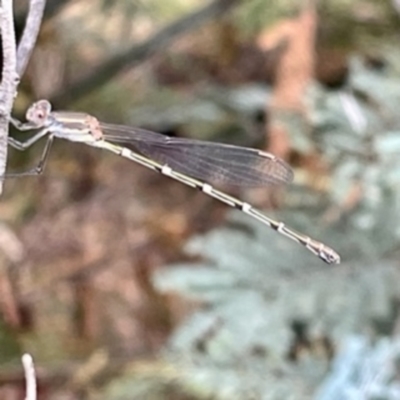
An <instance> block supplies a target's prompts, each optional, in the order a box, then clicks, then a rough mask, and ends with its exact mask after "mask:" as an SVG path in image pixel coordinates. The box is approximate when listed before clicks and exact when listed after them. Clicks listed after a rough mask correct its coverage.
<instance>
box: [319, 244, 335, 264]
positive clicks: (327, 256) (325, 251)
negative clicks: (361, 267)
mask: <svg viewBox="0 0 400 400" xmlns="http://www.w3.org/2000/svg"><path fill="white" fill-rule="evenodd" d="M319 257H320V258H321V259H322V260H323V261H325V262H326V263H327V264H340V255H339V254H338V253H336V251H335V250H333V249H331V248H330V247H327V246H324V247H323V248H322V249H321V250H320V252H319Z"/></svg>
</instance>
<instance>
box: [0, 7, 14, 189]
mask: <svg viewBox="0 0 400 400" xmlns="http://www.w3.org/2000/svg"><path fill="white" fill-rule="evenodd" d="M0 19H1V37H2V39H1V40H2V45H3V69H2V81H1V85H0V176H1V175H4V173H5V169H6V163H7V137H8V120H9V116H10V114H11V109H12V106H13V101H14V97H15V95H16V93H17V85H18V75H17V73H16V68H17V54H16V44H15V31H14V12H13V1H12V0H2V2H1V15H0ZM2 191H3V183H2V182H0V194H1V192H2Z"/></svg>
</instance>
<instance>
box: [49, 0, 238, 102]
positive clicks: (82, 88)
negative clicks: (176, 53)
mask: <svg viewBox="0 0 400 400" xmlns="http://www.w3.org/2000/svg"><path fill="white" fill-rule="evenodd" d="M240 2H241V0H214V1H213V2H211V3H210V4H207V5H206V6H205V7H203V8H201V9H200V10H197V11H195V12H193V13H191V14H189V15H186V16H185V17H183V18H182V19H179V20H178V21H175V22H173V23H171V24H170V25H168V26H167V27H165V28H163V29H161V30H160V31H159V32H157V33H156V34H155V35H154V36H152V37H151V38H150V39H148V40H147V41H146V42H144V43H142V44H140V45H138V46H137V45H136V46H133V47H131V48H130V49H129V50H127V51H126V52H125V53H123V54H120V55H117V56H116V57H114V58H112V59H110V60H108V61H105V62H104V63H103V64H102V65H100V66H99V67H97V68H94V69H92V70H91V72H90V74H89V75H87V76H85V77H83V78H82V79H80V80H78V81H77V82H75V83H72V84H71V85H69V86H68V87H67V88H63V89H62V91H61V92H60V93H56V94H55V95H54V96H52V97H51V98H50V99H49V100H50V102H51V103H52V104H54V105H55V106H56V107H62V106H65V105H66V104H68V103H71V102H73V101H75V100H77V99H78V98H80V97H82V96H84V95H86V94H88V93H90V92H92V91H93V90H95V89H97V88H98V87H100V86H101V85H102V84H104V83H106V82H107V81H109V80H110V79H111V78H113V77H114V76H115V75H117V74H118V73H119V72H121V71H122V70H123V69H126V68H127V67H132V66H134V65H135V64H139V63H142V62H143V61H145V60H147V59H149V58H150V57H151V56H153V55H154V53H156V52H157V51H160V50H163V49H165V48H166V47H168V46H169V45H170V44H171V42H172V41H173V40H174V39H176V38H177V37H179V36H181V35H182V34H183V33H186V32H189V31H192V30H194V29H196V28H197V27H199V26H200V25H201V24H203V23H204V22H205V21H208V20H211V19H214V18H217V17H219V16H221V15H223V14H225V13H226V12H227V11H228V10H229V9H231V8H232V7H233V6H235V5H236V4H238V3H240Z"/></svg>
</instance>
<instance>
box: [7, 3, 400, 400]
mask: <svg viewBox="0 0 400 400" xmlns="http://www.w3.org/2000/svg"><path fill="white" fill-rule="evenodd" d="M15 7H16V21H15V23H16V28H17V31H18V32H21V31H22V29H23V25H24V18H25V16H26V12H27V9H26V7H27V2H26V1H22V0H19V1H16V5H15ZM399 39H400V2H399V1H398V0H380V1H377V0H340V1H339V0H325V1H322V0H320V1H317V0H315V1H311V0H310V1H302V0H278V1H268V0H213V1H211V2H208V1H207V2H206V1H200V0H163V1H161V0H118V1H113V0H51V1H50V0H48V4H47V8H46V13H45V18H44V21H43V25H42V29H41V33H40V35H39V40H38V44H37V46H36V48H35V51H34V54H33V57H32V59H31V61H30V64H29V68H28V72H27V74H26V75H25V76H24V78H23V80H22V83H21V86H20V90H19V96H18V98H17V100H16V104H15V110H14V115H15V116H16V117H18V118H20V119H23V118H24V114H25V111H26V109H27V107H28V106H29V105H30V104H31V103H32V102H33V101H35V100H38V99H40V98H47V99H49V100H50V101H51V102H52V104H53V106H54V108H56V109H58V110H74V111H84V112H88V113H90V114H92V115H94V116H96V117H97V118H99V120H101V121H106V122H110V123H118V124H124V125H131V126H139V127H143V128H146V129H150V130H154V131H157V132H161V133H163V134H166V135H170V136H176V137H185V138H195V139H202V140H208V141H219V142H225V143H231V144H237V145H242V146H248V147H255V148H259V149H263V150H266V151H269V152H272V153H274V154H275V155H277V156H279V157H281V158H283V159H285V160H286V161H287V162H288V163H290V165H291V166H292V168H293V170H294V172H295V179H294V182H293V184H291V185H289V186H288V187H286V188H284V187H276V186H270V187H264V188H256V189H251V190H250V189H246V190H244V189H240V188H237V187H235V188H229V187H221V189H223V190H226V191H227V192H228V193H231V194H232V195H235V196H238V197H239V198H241V199H243V200H244V201H247V202H249V203H251V204H253V205H254V206H257V207H258V208H260V209H263V210H265V212H266V213H267V214H268V215H269V216H271V217H272V218H276V219H277V220H282V221H284V222H285V224H287V225H288V226H290V227H293V228H295V229H297V230H299V231H300V232H304V233H306V234H307V235H310V236H311V237H313V238H316V239H318V240H321V241H323V242H324V243H326V244H328V245H329V246H332V247H333V248H334V249H335V250H337V251H338V252H339V253H340V254H341V257H342V263H341V264H340V265H337V266H328V265H326V264H324V263H323V262H322V261H321V260H319V259H318V258H317V257H314V256H313V255H312V254H311V253H310V252H308V251H307V250H306V249H304V248H303V247H302V246H299V245H298V244H296V243H294V242H292V241H290V240H289V239H287V238H285V237H281V236H280V235H278V234H276V233H275V232H273V231H271V230H270V229H268V227H266V226H263V225H261V224H260V223H258V222H257V221H254V220H252V219H251V218H250V217H248V216H246V215H244V214H242V213H240V212H238V211H234V210H232V209H229V208H228V207H226V206H224V205H223V204H220V203H218V202H217V201H215V200H213V199H212V198H210V197H208V196H205V195H204V194H202V193H199V192H198V191H196V190H192V189H190V188H188V187H186V186H184V185H182V184H180V183H178V182H175V181H172V180H171V179H168V178H166V177H163V176H160V175H158V174H156V173H154V172H152V171H149V170H146V169H145V168H143V167H141V166H140V165H136V164H134V163H133V162H129V161H128V160H124V159H121V158H119V157H117V156H115V155H113V154H107V153H106V152H102V151H101V150H97V149H94V148H90V147H87V146H83V145H80V144H76V143H69V142H66V141H62V140H59V141H57V143H56V144H55V146H54V148H53V150H52V153H51V157H50V160H49V162H48V165H47V168H46V170H45V172H44V174H43V175H42V176H40V177H33V178H24V179H16V180H8V181H6V185H5V191H4V193H3V196H2V199H1V203H0V220H1V223H0V260H1V262H0V294H1V295H0V316H1V317H0V399H7V400H8V399H20V398H23V396H24V378H23V371H22V366H21V363H20V356H21V354H23V353H24V352H29V353H30V354H32V356H33V357H34V359H35V362H36V366H37V378H38V383H39V398H40V399H41V400H42V399H86V398H87V399H107V400H120V399H121V400H122V399H146V400H147V399H148V400H159V399H171V400H175V399H177V400H189V399H190V400H197V399H230V400H233V399H246V400H247V399H254V400H256V399H274V400H275V399H284V400H285V399H295V400H297V399H323V400H342V399H343V400H347V399H360V400H361V399H379V400H384V399H400V358H399V356H400V341H399V338H400V285H399V283H398V282H399V279H400V269H399V261H398V260H399V254H400V253H399V250H400V186H399V185H400V157H399V153H400V113H399V109H400V108H399V107H400V49H399V43H400V41H399ZM12 135H13V136H15V137H18V138H20V139H22V138H23V137H26V135H29V133H26V132H23V133H21V132H12ZM43 145H44V143H38V144H37V145H35V146H34V148H32V149H31V150H29V151H27V152H24V153H21V152H17V151H14V150H12V149H10V152H9V164H8V169H9V170H10V171H20V170H26V169H28V168H30V167H31V166H33V165H35V163H37V161H38V159H39V157H40V154H41V151H42V149H43Z"/></svg>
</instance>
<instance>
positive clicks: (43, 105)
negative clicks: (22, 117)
mask: <svg viewBox="0 0 400 400" xmlns="http://www.w3.org/2000/svg"><path fill="white" fill-rule="evenodd" d="M50 112H51V106H50V103H49V102H48V101H47V100H41V101H38V102H37V103H35V104H33V105H32V106H31V107H30V108H29V109H28V111H27V113H26V119H27V120H28V121H30V122H33V123H34V124H35V125H37V126H38V127H39V126H41V125H43V123H44V122H45V121H46V118H47V117H48V115H49V114H50Z"/></svg>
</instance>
